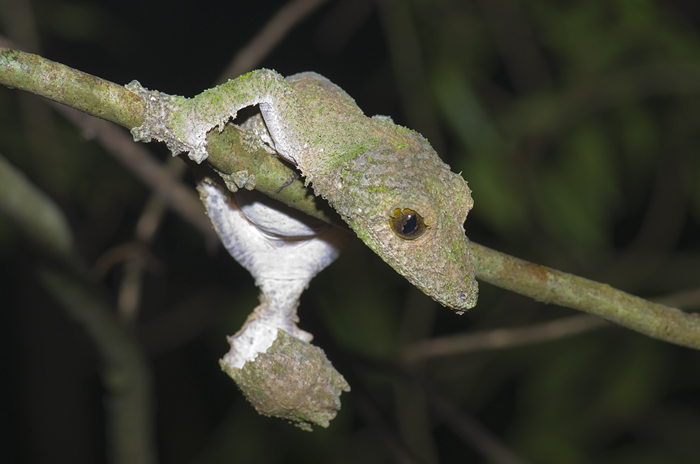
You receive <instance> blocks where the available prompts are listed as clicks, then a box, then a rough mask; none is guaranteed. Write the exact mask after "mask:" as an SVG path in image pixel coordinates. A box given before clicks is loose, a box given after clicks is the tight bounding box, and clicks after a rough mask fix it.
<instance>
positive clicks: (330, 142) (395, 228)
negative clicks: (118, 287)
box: [129, 69, 478, 313]
mask: <svg viewBox="0 0 700 464" xmlns="http://www.w3.org/2000/svg"><path fill="white" fill-rule="evenodd" d="M137 84H138V83H132V84H130V87H129V88H130V89H131V90H133V91H137V92H140V93H143V91H142V90H141V89H140V87H139V86H138V85H137ZM180 98H181V97H180ZM163 105H165V106H166V108H165V109H164V110H163V112H167V111H170V107H171V106H172V107H173V108H176V110H174V111H175V113H174V114H176V115H177V116H174V117H172V118H170V120H169V121H168V127H169V131H170V132H169V134H172V135H174V137H175V139H176V141H172V140H170V141H169V140H165V139H163V138H161V135H159V134H150V133H148V131H141V132H139V130H140V129H141V128H137V130H134V131H132V133H134V136H135V137H141V139H147V138H148V137H149V136H151V137H153V138H158V139H159V140H164V141H166V143H168V146H170V147H177V148H176V149H177V150H180V151H189V155H190V157H191V158H192V159H194V160H195V161H197V162H201V161H202V160H204V159H205V158H206V157H207V152H206V132H207V131H209V130H211V129H213V128H215V127H218V128H219V129H221V128H222V127H223V124H225V122H226V121H227V120H229V119H230V118H235V117H236V115H237V113H238V111H239V110H241V109H242V108H245V107H248V106H253V105H259V108H260V112H261V114H262V117H263V119H264V122H265V126H266V128H267V131H268V133H269V137H265V139H266V140H265V142H266V143H267V144H268V145H270V148H271V149H273V150H274V151H275V152H276V153H278V154H279V155H280V156H281V157H283V158H285V159H286V160H288V161H290V162H291V163H293V164H294V165H295V166H297V167H298V169H299V170H300V171H301V173H302V174H303V176H304V178H305V181H306V183H307V185H309V184H310V185H311V186H312V187H313V190H314V192H315V194H316V195H320V196H322V197H323V198H325V199H326V200H327V201H328V202H329V203H330V204H331V206H332V207H333V208H334V209H335V210H336V211H337V212H338V213H339V214H340V216H341V217H342V218H343V220H344V221H345V222H347V224H348V225H349V226H350V227H351V228H352V229H353V231H354V232H355V233H356V234H357V235H358V237H360V238H361V239H362V240H363V241H364V242H365V244H366V245H368V246H369V247H370V248H371V249H372V250H373V251H374V252H375V253H377V254H378V255H379V256H380V257H381V258H382V259H383V260H384V261H386V262H387V263H388V264H390V265H391V266H392V267H393V268H394V269H395V270H396V271H397V272H399V273H400V274H402V275H403V276H404V277H406V278H407V279H408V280H409V281H410V282H411V283H412V284H414V285H415V286H417V287H418V288H420V289H421V290H422V291H423V292H425V293H426V294H428V295H429V296H431V297H432V298H433V299H435V300H436V301H438V302H439V303H441V304H442V305H444V306H447V307H450V308H452V309H454V310H455V311H456V312H458V313H462V312H463V311H465V310H467V309H469V308H472V307H473V306H474V305H475V304H476V300H477V295H478V284H477V282H476V280H475V278H474V267H473V264H472V256H471V251H470V248H469V240H468V238H467V236H466V234H465V231H464V226H463V224H464V221H465V220H466V218H467V214H468V213H469V211H470V210H471V208H472V207H473V204H474V202H473V200H472V197H471V191H470V189H469V187H468V186H467V183H466V181H465V180H464V179H463V178H462V177H461V176H460V175H458V174H456V173H453V172H452V171H451V170H450V167H449V166H448V165H446V164H445V163H443V162H442V161H441V160H440V158H439V157H438V155H437V153H436V152H435V150H433V148H432V147H431V146H430V144H429V143H428V141H427V140H426V139H425V138H424V137H423V136H421V135H420V134H419V133H417V132H415V131H412V130H410V129H407V128H405V127H402V126H399V125H397V124H394V123H393V122H392V121H391V119H390V118H388V117H385V116H375V117H367V116H365V115H364V114H363V112H362V110H361V109H360V108H359V107H358V106H357V104H356V103H355V101H354V100H353V99H352V98H351V97H350V96H349V95H348V94H347V93H345V91H343V90H342V89H341V88H340V87H338V86H336V85H335V84H333V83H332V82H330V81H329V80H328V79H326V78H325V77H323V76H320V75H318V74H315V73H301V74H296V75H293V76H290V77H287V78H286V79H285V78H283V77H282V76H281V75H280V74H278V73H277V72H275V71H271V70H266V69H262V70H257V71H253V72H251V73H248V74H246V75H243V76H240V77H238V78H236V79H233V80H230V81H229V82H227V83H226V84H223V85H221V86H218V87H216V88H213V89H209V90H206V91H204V92H203V93H201V94H200V95H198V96H196V97H194V98H192V99H181V100H173V101H168V102H166V104H161V106H163ZM168 105H170V106H168ZM182 115H187V118H185V117H183V116H182ZM168 136H170V135H168ZM397 217H398V218H397ZM397 224H398V225H397Z"/></svg>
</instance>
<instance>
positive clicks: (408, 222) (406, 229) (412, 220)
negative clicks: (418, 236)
mask: <svg viewBox="0 0 700 464" xmlns="http://www.w3.org/2000/svg"><path fill="white" fill-rule="evenodd" d="M417 226H418V219H417V218H416V215H415V214H407V215H406V219H405V220H404V224H403V233H404V234H406V235H408V234H410V233H411V232H413V231H414V230H416V227H417Z"/></svg>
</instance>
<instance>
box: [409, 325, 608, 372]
mask: <svg viewBox="0 0 700 464" xmlns="http://www.w3.org/2000/svg"><path fill="white" fill-rule="evenodd" d="M608 326H610V324H609V323H608V322H606V321H604V320H603V319H600V318H598V317H595V316H589V315H588V314H582V315H578V316H572V317H566V318H561V319H557V320H554V321H549V322H545V323H542V324H533V325H528V326H525V327H516V328H507V329H506V328H504V329H495V330H484V331H481V332H471V333H465V334H459V335H452V336H445V337H435V338H431V339H427V340H422V341H420V342H416V343H412V344H410V345H408V346H406V347H405V348H404V349H403V350H402V352H401V359H402V360H403V361H405V362H408V363H413V362H417V361H423V360H425V359H428V358H435V357H439V356H449V355H455V354H465V353H472V352H475V351H486V350H496V349H503V348H514V347H518V346H523V345H529V344H534V343H543V342H548V341H552V340H557V339H560V338H564V337H570V336H572V335H576V334H580V333H583V332H587V331H589V330H593V329H598V328H601V327H608Z"/></svg>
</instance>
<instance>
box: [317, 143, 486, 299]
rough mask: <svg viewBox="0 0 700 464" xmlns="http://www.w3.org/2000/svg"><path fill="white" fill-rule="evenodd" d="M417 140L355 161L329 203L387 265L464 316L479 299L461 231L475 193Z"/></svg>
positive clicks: (348, 165) (342, 172)
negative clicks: (401, 147) (400, 147)
mask: <svg viewBox="0 0 700 464" xmlns="http://www.w3.org/2000/svg"><path fill="white" fill-rule="evenodd" d="M418 137H420V136H418ZM418 137H417V140H416V141H415V143H413V144H409V143H404V144H403V147H408V148H407V149H401V150H396V149H393V150H385V151H384V152H382V153H376V152H374V153H364V154H361V155H359V156H356V157H355V158H353V159H352V160H350V161H349V162H348V163H346V164H345V165H344V166H343V167H342V169H341V170H340V172H339V175H340V182H339V183H338V185H341V186H342V188H341V190H340V191H339V192H338V193H336V194H332V195H327V198H328V199H329V200H330V201H331V203H333V206H334V207H335V208H336V210H337V211H338V212H339V213H340V214H341V216H343V218H344V219H345V220H346V222H348V224H349V225H350V226H351V227H352V228H353V229H354V231H355V232H356V233H357V235H358V236H359V237H360V238H361V239H362V240H363V241H364V242H365V244H366V245H367V246H369V247H370V248H371V249H372V250H373V251H374V252H376V253H377V254H378V255H379V256H380V257H381V258H382V259H383V260H384V261H386V262H387V263H388V264H390V265H391V266H392V267H393V268H394V269H395V270H396V271H398V272H399V273H400V274H401V275H403V276H404V277H406V278H407V279H408V280H409V281H410V282H411V283H412V284H414V285H415V286H417V287H418V288H420V289H421V290H422V291H423V292H424V293H426V294H427V295H429V296H430V297H432V298H433V299H434V300H436V301H438V302H439V303H441V304H442V305H444V306H447V307H449V308H452V309H454V310H455V311H457V312H458V313H461V312H463V311H466V310H467V309H469V308H472V307H473V306H474V305H475V304H476V299H477V293H478V284H477V282H476V280H475V278H474V267H473V264H472V256H471V251H470V248H469V239H468V238H467V236H466V234H465V231H464V221H465V220H466V218H467V214H468V213H469V211H470V210H471V208H472V206H473V200H472V197H471V191H470V190H469V187H468V186H467V183H466V182H465V181H464V179H463V178H462V177H461V176H460V175H458V174H455V173H453V172H452V171H451V170H450V168H449V166H447V165H446V164H445V163H443V162H442V161H441V160H440V159H439V157H438V156H437V153H435V151H434V150H433V149H432V148H431V147H430V145H428V143H427V141H425V139H423V138H422V137H420V138H418ZM341 192H342V193H341Z"/></svg>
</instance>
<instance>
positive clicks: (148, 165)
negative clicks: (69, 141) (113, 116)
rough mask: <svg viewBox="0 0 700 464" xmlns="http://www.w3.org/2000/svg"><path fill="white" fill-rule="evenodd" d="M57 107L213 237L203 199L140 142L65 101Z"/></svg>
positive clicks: (206, 234)
mask: <svg viewBox="0 0 700 464" xmlns="http://www.w3.org/2000/svg"><path fill="white" fill-rule="evenodd" d="M55 107H56V109H57V110H58V111H59V112H60V113H61V114H63V116H65V117H66V118H67V119H68V120H70V121H71V122H72V123H73V124H75V125H76V126H78V127H80V128H81V129H82V130H83V131H84V132H85V133H88V134H90V135H93V136H94V137H95V138H96V139H97V141H98V142H99V143H100V144H101V145H102V146H103V147H104V148H105V149H106V150H107V151H108V152H109V153H110V154H111V155H113V156H114V157H115V158H117V159H118V160H119V161H120V162H121V163H123V164H124V165H126V166H127V167H128V168H129V170H131V171H132V172H133V173H134V174H135V175H136V177H138V178H139V179H140V180H141V181H143V182H144V183H145V184H146V185H147V186H148V187H149V188H150V189H151V190H153V191H154V192H156V193H157V194H158V195H159V196H160V198H161V199H162V200H163V201H165V202H166V203H167V204H168V206H169V207H170V208H171V209H172V210H174V211H175V212H177V213H178V214H179V215H180V216H181V217H182V218H184V219H185V220H186V221H187V222H189V223H190V224H192V225H193V226H194V227H195V228H196V229H197V230H199V231H200V232H201V233H202V234H203V235H204V236H205V237H208V238H210V239H214V238H215V237H216V235H215V233H214V230H213V229H212V226H211V222H210V221H209V218H208V217H207V216H206V214H205V213H204V208H203V207H202V203H201V202H200V201H199V198H197V195H196V194H195V193H194V191H193V189H191V188H188V187H185V186H184V185H182V184H181V183H180V182H178V181H177V179H175V178H174V177H173V175H172V174H169V173H168V172H167V171H166V170H165V169H163V166H162V165H161V164H160V163H158V162H156V161H155V160H154V159H153V157H152V156H151V155H150V153H149V152H148V150H146V149H145V148H144V147H143V145H140V144H137V143H134V141H133V140H132V139H131V136H129V135H127V133H125V132H124V131H123V130H120V129H119V128H117V127H115V126H114V125H112V124H109V123H108V122H106V121H101V120H99V119H97V118H94V117H91V116H89V115H87V114H84V113H81V112H80V111H77V110H74V109H72V108H69V107H67V106H64V105H58V104H56V105H55Z"/></svg>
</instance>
